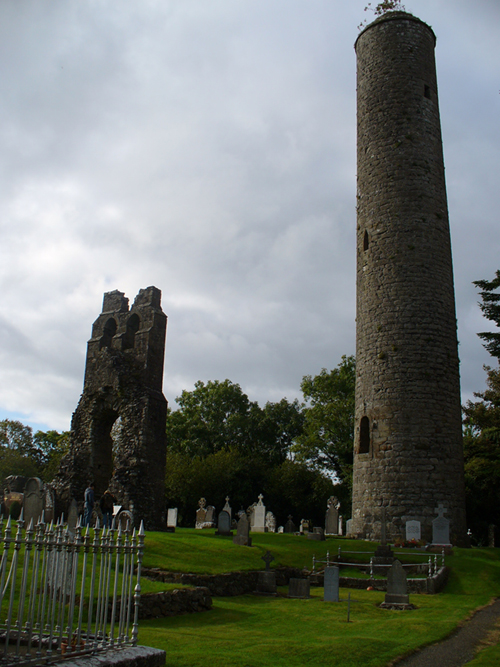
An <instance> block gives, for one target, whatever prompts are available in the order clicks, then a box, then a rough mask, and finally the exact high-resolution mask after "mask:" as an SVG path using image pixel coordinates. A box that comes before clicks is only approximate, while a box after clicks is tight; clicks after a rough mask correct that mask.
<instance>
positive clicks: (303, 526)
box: [299, 519, 309, 535]
mask: <svg viewBox="0 0 500 667" xmlns="http://www.w3.org/2000/svg"><path fill="white" fill-rule="evenodd" d="M299 531H300V534H301V535H307V533H308V532H309V521H308V520H307V519H301V520H300V528H299Z"/></svg>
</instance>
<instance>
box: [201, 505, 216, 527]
mask: <svg viewBox="0 0 500 667" xmlns="http://www.w3.org/2000/svg"><path fill="white" fill-rule="evenodd" d="M214 526H215V507H214V506H213V505H209V506H208V507H207V513H206V516H205V523H204V524H203V528H213V527H214Z"/></svg>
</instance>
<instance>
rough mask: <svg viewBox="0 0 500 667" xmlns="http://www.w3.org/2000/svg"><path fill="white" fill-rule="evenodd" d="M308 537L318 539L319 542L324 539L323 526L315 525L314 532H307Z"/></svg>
mask: <svg viewBox="0 0 500 667" xmlns="http://www.w3.org/2000/svg"><path fill="white" fill-rule="evenodd" d="M307 539H308V540H318V541H319V542H322V541H324V540H325V533H324V532H323V528H322V527H321V526H315V527H314V528H313V532H312V533H307Z"/></svg>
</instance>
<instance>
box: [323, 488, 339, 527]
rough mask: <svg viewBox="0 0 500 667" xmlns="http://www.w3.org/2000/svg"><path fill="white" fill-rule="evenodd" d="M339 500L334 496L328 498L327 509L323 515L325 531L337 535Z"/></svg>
mask: <svg viewBox="0 0 500 667" xmlns="http://www.w3.org/2000/svg"><path fill="white" fill-rule="evenodd" d="M338 508H339V502H338V500H337V498H335V496H331V497H330V498H329V499H328V509H327V510H326V516H325V533H326V534H327V535H338V533H339V509H338Z"/></svg>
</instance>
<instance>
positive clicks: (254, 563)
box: [139, 529, 500, 667]
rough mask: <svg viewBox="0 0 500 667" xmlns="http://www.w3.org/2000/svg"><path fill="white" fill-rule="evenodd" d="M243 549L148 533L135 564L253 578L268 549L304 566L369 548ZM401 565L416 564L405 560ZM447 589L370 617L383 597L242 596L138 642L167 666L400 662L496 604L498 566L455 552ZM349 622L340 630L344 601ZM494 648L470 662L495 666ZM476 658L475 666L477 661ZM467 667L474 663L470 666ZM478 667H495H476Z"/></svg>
mask: <svg viewBox="0 0 500 667" xmlns="http://www.w3.org/2000/svg"><path fill="white" fill-rule="evenodd" d="M252 539H253V544H254V546H253V547H252V548H248V547H237V546H235V545H233V544H232V542H231V540H230V539H228V538H221V537H218V536H215V535H214V534H213V531H194V530H192V531H191V530H188V529H184V530H183V529H178V530H177V532H176V533H175V534H168V533H167V534H161V533H150V534H148V535H147V539H146V551H145V558H144V562H145V564H146V565H148V566H150V567H160V568H162V569H167V570H171V571H177V572H209V573H215V572H224V571H234V570H248V569H262V568H263V566H264V564H263V562H262V560H260V558H261V556H262V555H263V554H264V553H265V552H266V551H267V550H268V549H269V550H270V551H271V552H272V553H273V554H274V556H275V559H276V560H275V561H274V562H273V563H272V565H273V567H277V566H279V565H287V566H295V567H304V566H307V567H308V568H310V567H311V563H312V555H313V553H314V554H315V555H316V558H318V559H322V558H324V557H325V555H326V552H327V551H330V554H331V555H334V554H336V553H337V548H338V546H339V544H340V545H341V547H342V550H343V551H347V550H353V551H363V552H369V551H372V550H373V545H372V544H369V543H366V542H360V541H354V540H345V539H329V540H327V541H326V542H313V541H311V540H307V539H305V538H303V537H296V536H290V535H273V534H252ZM408 554H409V555H408V557H407V558H406V557H405V558H404V560H407V561H408V562H418V561H419V560H420V559H417V560H415V558H412V552H411V550H409V551H408ZM447 564H448V565H449V566H450V567H451V575H450V580H449V583H448V585H447V587H446V589H445V591H444V592H443V593H441V594H439V595H435V596H430V595H412V596H411V601H412V602H413V604H415V605H416V606H417V609H416V610H414V611H407V612H396V611H387V610H383V609H380V608H379V607H378V605H379V604H380V602H382V601H383V599H384V594H383V593H379V592H377V591H366V590H351V591H349V590H347V589H341V602H340V603H327V602H324V601H323V599H322V597H323V589H321V588H317V589H314V588H313V589H312V597H311V599H310V600H291V599H288V598H286V597H285V594H286V592H287V591H286V589H282V590H280V595H279V596H278V597H276V598H262V597H257V596H252V595H245V596H240V597H235V598H214V607H213V610H212V611H210V612H205V613H200V614H192V615H185V616H177V617H172V618H165V619H157V620H150V621H142V622H141V624H140V635H139V640H140V642H141V643H143V644H147V645H150V646H156V647H158V648H163V649H165V650H166V651H167V664H169V665H170V666H171V667H198V666H200V667H201V665H205V664H206V663H207V661H208V662H209V664H210V667H218V666H221V667H222V665H224V667H228V666H229V667H232V666H234V667H271V665H273V666H277V667H279V666H281V665H283V666H284V665H287V666H290V667H299V666H302V665H310V666H312V667H324V665H335V666H336V667H350V666H355V665H356V666H357V665H360V664H363V665H366V667H383V666H385V665H387V664H388V663H389V662H390V661H391V660H394V659H395V658H396V657H398V656H400V655H405V654H409V653H411V652H413V651H415V650H416V649H418V648H419V647H420V646H422V645H424V644H428V643H433V642H435V641H438V640H440V639H443V638H444V637H446V636H447V635H448V634H449V633H450V632H451V631H452V630H453V629H454V628H455V627H456V626H457V625H458V624H459V623H460V622H462V621H463V620H464V619H466V618H467V617H468V616H469V615H470V614H471V613H472V612H473V610H474V609H476V608H477V607H479V606H482V605H485V604H487V603H488V601H489V600H490V599H491V598H492V597H495V596H498V595H500V557H499V555H498V554H497V551H496V550H495V549H455V552H454V555H453V556H450V557H448V558H447ZM349 593H350V595H351V618H350V621H351V622H349V623H347V596H348V594H349ZM497 649H498V647H495V646H494V647H488V648H486V649H484V651H483V652H481V653H480V654H479V656H478V658H477V660H480V659H485V660H487V659H489V658H488V655H487V653H488V652H491V653H492V655H493V656H494V657H493V658H492V659H493V660H495V659H496V658H497V657H498V653H495V651H497ZM483 656H484V657H483ZM474 664H475V663H474ZM477 664H478V665H481V667H486V666H487V665H490V664H498V663H497V662H491V663H490V662H484V663H479V662H478V663H477Z"/></svg>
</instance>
